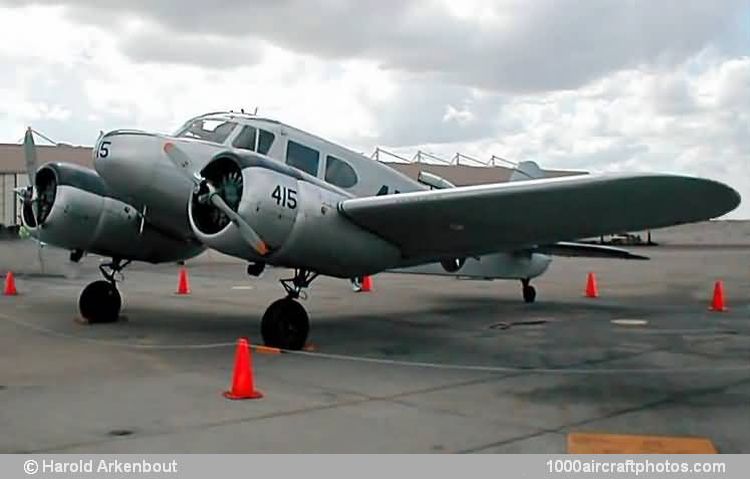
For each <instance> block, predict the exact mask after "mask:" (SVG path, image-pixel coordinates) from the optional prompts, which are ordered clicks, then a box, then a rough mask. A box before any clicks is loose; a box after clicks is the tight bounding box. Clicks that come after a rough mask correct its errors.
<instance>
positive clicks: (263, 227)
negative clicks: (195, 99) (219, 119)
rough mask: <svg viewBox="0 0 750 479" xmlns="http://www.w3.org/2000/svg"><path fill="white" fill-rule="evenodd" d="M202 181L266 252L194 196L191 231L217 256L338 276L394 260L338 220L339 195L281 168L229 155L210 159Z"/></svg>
mask: <svg viewBox="0 0 750 479" xmlns="http://www.w3.org/2000/svg"><path fill="white" fill-rule="evenodd" d="M201 176H203V178H205V179H206V180H207V181H208V182H210V183H211V184H212V185H213V186H214V187H215V188H216V190H217V192H218V194H220V195H221V197H222V198H223V199H224V201H225V202H226V203H227V204H228V205H229V206H230V208H232V209H233V210H235V211H236V212H237V213H239V215H240V216H241V217H242V218H243V219H244V220H245V221H246V222H247V223H248V224H249V225H250V227H251V228H253V230H255V232H256V233H257V234H258V235H259V236H260V237H261V238H262V239H263V241H264V242H265V243H266V244H267V245H268V247H269V250H270V253H269V254H267V255H265V256H261V255H259V254H258V253H257V252H255V251H254V250H253V248H251V247H250V245H249V244H248V243H247V242H246V241H245V240H244V239H243V238H242V236H241V235H240V234H239V230H238V228H237V226H236V225H234V224H233V223H231V222H230V220H229V218H228V217H227V216H226V215H224V214H223V213H221V212H220V211H219V210H218V209H216V208H215V207H214V206H213V205H211V204H210V203H209V202H206V201H201V195H202V194H205V193H204V192H201V191H196V192H194V194H193V195H192V198H191V200H190V204H189V207H188V209H189V211H188V214H189V219H190V225H191V227H192V228H193V233H194V234H195V236H196V237H197V238H198V239H199V240H200V241H201V242H203V243H204V244H206V245H207V246H209V247H211V248H213V249H216V250H218V251H221V252H222V253H226V254H229V255H232V256H236V257H240V258H244V259H247V260H249V261H254V262H257V261H263V262H267V263H270V264H273V265H277V266H285V267H290V268H306V269H310V270H313V271H317V272H319V273H321V274H326V275H330V276H339V277H352V276H359V275H362V274H368V273H373V272H377V271H381V270H383V269H386V268H389V267H392V266H393V265H395V264H397V262H398V260H399V258H400V252H399V251H398V249H397V248H395V247H394V246H393V245H392V244H390V243H388V242H386V241H384V240H382V239H381V238H379V237H377V236H375V235H373V234H371V233H369V232H367V231H364V230H362V229H361V228H359V227H357V226H355V225H353V224H352V223H351V222H349V221H348V220H347V219H346V218H344V217H343V216H341V214H340V213H339V211H338V208H337V205H338V203H339V202H341V201H343V200H345V199H347V198H348V196H347V195H346V194H345V193H343V192H341V191H340V190H337V189H336V188H334V187H327V185H326V184H325V183H322V182H319V181H316V180H314V179H312V178H311V177H307V176H306V175H303V174H302V173H299V172H298V171H297V170H294V169H292V168H290V167H287V166H286V165H282V164H279V163H277V162H273V161H272V160H268V159H264V158H262V157H257V156H252V155H249V156H238V155H235V154H231V153H227V154H223V155H219V156H217V157H216V158H214V159H213V160H212V161H211V162H209V163H208V165H206V167H205V168H204V169H203V170H202V171H201Z"/></svg>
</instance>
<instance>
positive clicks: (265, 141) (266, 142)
mask: <svg viewBox="0 0 750 479" xmlns="http://www.w3.org/2000/svg"><path fill="white" fill-rule="evenodd" d="M258 131H259V132H260V134H259V135H258V153H260V154H261V155H267V154H268V152H269V151H270V150H271V145H273V140H274V139H275V138H276V137H275V136H274V134H273V133H271V132H270V131H266V130H258Z"/></svg>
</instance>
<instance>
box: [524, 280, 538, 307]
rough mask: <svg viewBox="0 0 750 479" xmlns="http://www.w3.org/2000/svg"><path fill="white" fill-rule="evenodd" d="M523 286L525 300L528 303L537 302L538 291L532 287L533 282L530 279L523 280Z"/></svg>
mask: <svg viewBox="0 0 750 479" xmlns="http://www.w3.org/2000/svg"><path fill="white" fill-rule="evenodd" d="M521 286H523V290H522V291H523V300H524V301H525V302H527V303H533V302H534V301H536V289H534V287H533V286H531V280H530V279H529V278H524V279H522V280H521Z"/></svg>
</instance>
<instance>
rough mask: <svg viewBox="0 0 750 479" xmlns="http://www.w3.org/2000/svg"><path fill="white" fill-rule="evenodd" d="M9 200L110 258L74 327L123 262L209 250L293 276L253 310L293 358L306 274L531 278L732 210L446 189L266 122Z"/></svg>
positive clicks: (29, 224)
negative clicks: (633, 238) (596, 240)
mask: <svg viewBox="0 0 750 479" xmlns="http://www.w3.org/2000/svg"><path fill="white" fill-rule="evenodd" d="M25 147H26V156H27V162H28V165H27V166H28V170H29V172H30V175H33V176H32V177H31V178H30V179H31V181H30V183H31V185H32V186H30V187H28V188H27V189H26V190H24V191H22V192H20V195H21V196H22V199H23V204H24V207H23V209H22V220H23V222H24V225H25V226H26V228H28V229H29V231H30V232H31V234H32V235H33V236H35V237H36V238H37V239H39V240H40V241H43V242H44V243H49V244H53V245H56V246H59V247H62V248H66V249H69V250H70V251H71V259H73V260H74V261H77V260H80V258H81V256H82V255H83V253H85V252H90V253H95V254H98V255H102V256H105V257H109V258H112V261H111V262H107V263H104V264H102V265H101V266H100V269H101V271H102V274H103V276H104V278H105V280H99V281H95V282H93V283H91V284H89V285H88V286H86V287H85V288H84V289H83V291H82V292H81V295H80V298H79V309H80V313H81V315H82V316H83V317H84V318H86V319H88V320H89V321H91V322H104V321H113V320H115V319H116V318H117V316H118V314H119V311H120V308H121V298H120V294H119V292H118V290H117V285H116V277H118V276H119V273H120V272H121V271H122V270H123V268H125V266H127V265H128V264H129V263H130V262H131V261H147V262H150V263H161V262H175V261H181V260H185V259H188V258H192V257H194V256H196V255H198V254H199V253H201V252H202V251H203V250H205V249H206V248H213V249H215V250H218V251H221V252H222V253H226V254H229V255H232V256H235V257H238V258H242V259H245V260H247V261H248V263H249V265H248V273H249V274H251V275H258V274H260V273H261V271H262V270H263V268H264V267H265V266H266V265H272V266H277V267H285V268H290V269H293V270H294V275H293V277H292V278H290V279H287V280H282V282H281V283H282V285H283V287H284V289H285V290H286V297H285V298H283V299H280V300H278V301H276V302H274V303H273V304H271V305H270V307H269V308H268V309H267V310H266V311H265V313H264V315H263V318H262V322H261V332H262V335H263V340H264V341H265V343H266V344H267V345H269V346H274V347H280V348H285V349H299V348H301V347H302V346H303V345H304V344H305V341H306V338H307V335H308V332H309V329H310V326H309V320H308V315H307V313H306V311H305V309H304V308H303V307H302V306H301V305H300V303H299V302H298V301H297V299H299V297H300V295H301V294H302V292H303V290H304V289H305V288H307V287H308V286H310V283H311V282H312V281H313V280H314V279H315V278H316V277H317V276H318V275H321V274H322V275H328V276H334V277H340V278H356V277H362V276H365V275H370V274H373V273H377V272H380V271H385V270H398V271H406V272H416V273H419V272H421V273H426V274H449V275H456V276H468V277H477V278H502V279H515V280H520V281H521V283H522V285H523V297H524V299H525V300H526V301H527V302H533V301H534V299H535V297H536V292H535V290H534V288H533V286H531V284H530V280H531V279H532V278H534V277H536V276H539V275H541V274H542V273H544V271H545V270H546V269H547V267H548V265H549V263H550V256H549V255H554V254H561V255H567V256H598V257H618V258H642V257H639V256H637V255H632V254H630V253H628V252H627V251H624V250H620V249H616V248H607V247H597V246H591V245H584V244H579V243H574V242H571V241H574V240H576V239H577V238H586V237H594V236H599V235H603V234H611V233H618V232H622V231H637V230H643V229H648V228H658V227H664V226H670V225H677V224H681V223H690V222H696V221H703V220H707V219H710V218H714V217H717V216H721V215H723V214H725V213H727V212H729V211H731V210H733V209H734V208H735V207H737V205H738V204H739V202H740V197H739V194H738V193H737V192H736V191H735V190H733V189H732V188H730V187H728V186H726V185H724V184H721V183H717V182H715V181H711V180H707V179H701V178H692V177H686V176H675V175H665V174H610V175H594V174H591V175H580V176H569V177H563V178H553V179H544V178H541V179H530V180H527V181H511V182H508V183H502V184H488V185H480V186H468V187H455V186H453V185H452V184H450V183H449V182H447V181H445V180H443V179H441V178H438V177H435V176H434V175H428V174H426V175H424V177H423V178H422V179H421V181H414V180H412V179H410V178H408V177H407V176H405V175H403V174H401V173H399V172H397V171H396V170H394V169H392V168H391V167H389V166H387V165H384V164H381V163H379V162H377V161H374V160H372V159H369V158H367V157H365V156H363V155H360V154H358V153H355V152H353V151H351V150H348V149H346V148H343V147H341V146H338V145H336V144H334V143H331V142H329V141H326V140H323V139H321V138H319V137H317V136H314V135H311V134H309V133H306V132H304V131H301V130H299V129H296V128H293V127H291V126H289V125H285V124H283V123H280V122H278V121H274V120H269V119H264V118H259V117H257V116H254V115H246V114H238V113H211V114H206V115H203V116H200V117H197V118H194V119H192V120H190V121H188V122H187V123H186V124H185V125H184V126H183V127H182V128H180V129H179V130H178V131H177V132H176V133H175V134H173V135H164V134H157V133H148V132H145V131H138V130H115V131H110V132H109V133H106V134H103V135H101V136H100V137H99V139H98V140H97V143H96V145H95V147H94V157H95V158H94V166H95V169H96V171H92V170H89V169H85V168H82V167H79V166H75V165H71V164H65V163H49V164H46V165H44V166H42V167H41V168H39V169H37V168H36V155H35V151H34V145H33V138H32V135H31V131H30V130H29V131H28V132H27V135H26V140H25Z"/></svg>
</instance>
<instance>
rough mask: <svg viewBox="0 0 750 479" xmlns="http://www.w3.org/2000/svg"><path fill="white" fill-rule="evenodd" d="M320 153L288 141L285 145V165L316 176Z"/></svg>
mask: <svg viewBox="0 0 750 479" xmlns="http://www.w3.org/2000/svg"><path fill="white" fill-rule="evenodd" d="M318 163H320V153H318V150H313V149H312V148H309V147H307V146H305V145H300V144H299V143H297V142H294V141H292V140H289V141H288V142H287V145H286V164H287V165H289V166H293V167H295V168H297V169H300V170H302V171H304V172H306V173H310V174H311V175H313V176H318Z"/></svg>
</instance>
